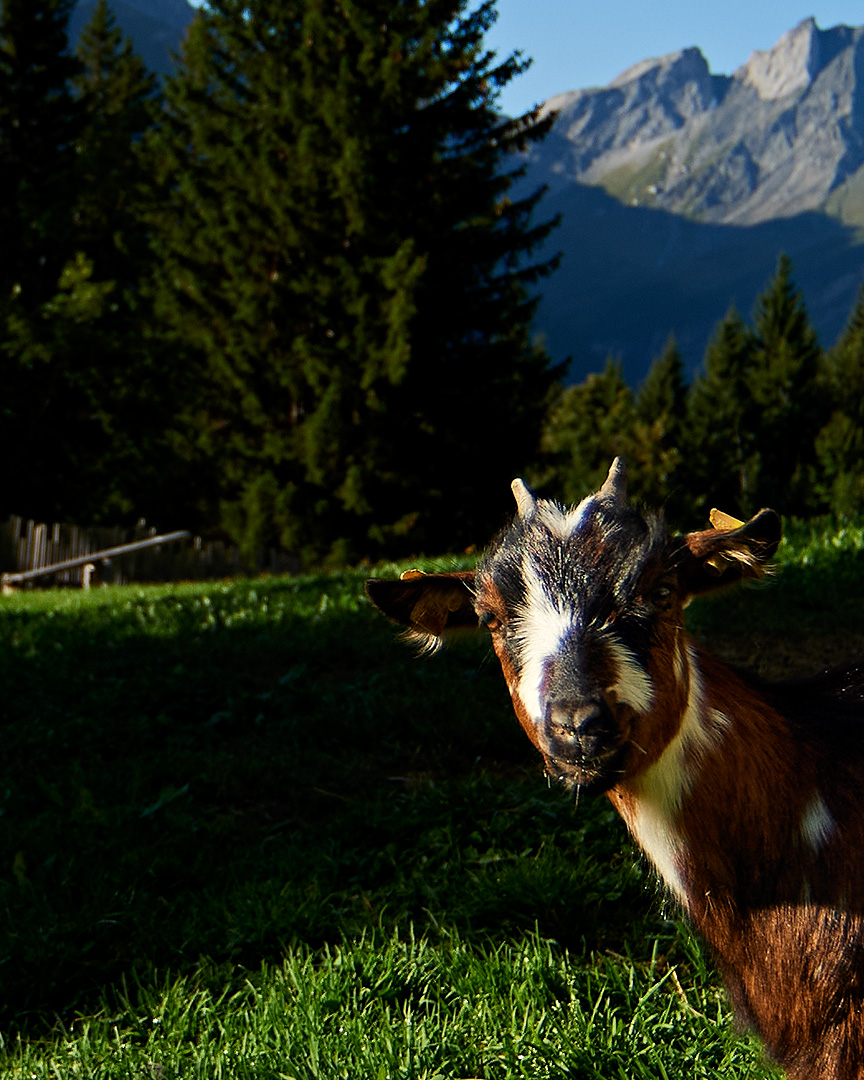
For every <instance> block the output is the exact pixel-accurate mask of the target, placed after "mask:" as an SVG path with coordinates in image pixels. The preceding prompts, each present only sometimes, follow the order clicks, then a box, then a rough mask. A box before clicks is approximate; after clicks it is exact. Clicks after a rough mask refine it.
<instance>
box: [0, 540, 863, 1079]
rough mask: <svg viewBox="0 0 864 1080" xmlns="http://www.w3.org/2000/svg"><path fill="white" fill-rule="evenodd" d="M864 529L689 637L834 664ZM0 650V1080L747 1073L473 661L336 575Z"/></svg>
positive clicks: (8, 616) (176, 597) (751, 1072)
mask: <svg viewBox="0 0 864 1080" xmlns="http://www.w3.org/2000/svg"><path fill="white" fill-rule="evenodd" d="M862 536H864V533H862V531H861V530H849V531H848V532H847V534H846V535H845V536H844V537H843V538H842V543H841V544H840V545H838V544H836V543H833V542H830V541H827V540H825V539H824V538H819V537H816V538H813V537H808V536H807V535H806V534H805V532H803V531H801V530H799V532H798V534H797V535H796V536H795V538H794V539H795V546H794V549H793V550H791V551H790V553H789V554H788V555H787V557H786V563H787V565H785V566H784V568H783V570H782V572H781V573H780V574H779V575H778V579H777V581H776V582H775V583H774V585H773V586H772V587H771V588H770V589H769V590H766V591H765V592H763V593H762V594H760V595H752V594H751V595H748V594H746V593H744V592H741V593H739V594H737V595H733V596H731V597H730V598H728V599H727V600H724V601H723V602H722V603H717V602H715V603H711V604H707V605H704V606H703V607H702V608H695V606H694V611H693V619H692V622H693V624H694V626H695V627H696V629H697V631H698V632H700V633H702V634H704V635H706V636H707V637H709V638H710V639H711V640H714V641H716V642H718V643H719V645H720V647H721V649H722V650H724V651H726V652H727V654H729V655H731V656H733V658H736V659H739V660H740V659H745V660H748V661H750V662H753V663H755V664H756V665H757V666H761V667H762V668H763V670H771V669H772V666H773V668H774V669H776V670H785V669H790V670H791V669H793V668H795V669H800V668H801V667H807V666H818V663H819V662H821V660H822V659H823V654H826V653H830V654H832V655H833V654H839V653H840V652H846V651H850V650H851V649H852V648H853V647H857V646H856V642H857V645H860V643H861V642H860V639H857V638H855V637H854V634H855V633H857V632H858V631H859V627H860V618H859V615H858V611H859V610H860V603H861V598H862V593H864V570H862V568H861V566H860V565H859V564H860V563H861V561H862V555H861V548H862V546H864V541H862ZM391 569H392V568H391ZM828 619H830V632H828V633H824V632H823V628H824V627H825V625H826V621H827V620H828ZM814 631H816V633H817V636H818V641H819V646H818V648H816V647H814V646H813V644H812V639H813V634H814ZM808 638H809V639H810V643H809V644H806V645H805V644H804V642H806V641H807V640H808ZM0 641H2V648H0V681H2V687H3V703H4V704H3V716H2V723H3V731H4V744H3V745H4V751H5V752H4V754H3V757H2V760H0V836H2V846H0V852H2V854H0V901H2V907H3V912H4V916H5V918H4V922H3V928H2V937H0V1011H2V1014H3V1015H2V1018H0V1031H2V1033H3V1039H4V1045H5V1051H4V1054H5V1056H0V1076H3V1077H6V1076H9V1077H12V1076H15V1077H18V1076H20V1077H22V1078H23V1077H43V1076H44V1077H48V1076H57V1075H60V1076H64V1077H66V1076H82V1077H126V1076H130V1077H131V1076H136V1077H137V1076H144V1077H151V1076H152V1077H157V1078H169V1077H193V1076H194V1077H198V1076H200V1077H214V1076H222V1075H224V1076H226V1077H227V1076H230V1077H256V1078H258V1077H261V1078H263V1077H273V1078H276V1077H298V1078H299V1077H302V1078H307V1077H327V1078H329V1077H343V1076H346V1077H359V1076H370V1077H373V1078H374V1080H378V1077H381V1078H382V1080H383V1078H384V1077H388V1076H390V1077H394V1078H395V1077H405V1078H408V1077H434V1076H440V1077H448V1078H452V1077H481V1076H482V1077H510V1076H524V1077H550V1078H558V1077H560V1078H563V1077H565V1076H580V1077H582V1076H585V1077H594V1076H597V1077H601V1076H602V1077H614V1076H623V1077H637V1076H652V1077H663V1076H669V1077H672V1076H680V1075H687V1076H724V1077H738V1076H740V1077H744V1076H747V1077H751V1076H759V1075H766V1076H767V1075H769V1073H770V1070H768V1069H767V1067H765V1066H764V1065H762V1064H760V1055H759V1049H758V1047H757V1046H756V1044H755V1043H754V1042H753V1041H752V1040H748V1039H742V1038H741V1037H739V1036H736V1035H735V1034H734V1033H733V1031H732V1029H731V1024H730V1020H729V1017H728V1014H727V1011H726V1008H725V1004H724V1000H725V999H724V998H723V995H722V992H721V991H720V990H719V987H718V983H717V981H716V979H715V977H714V976H713V974H712V973H711V971H710V968H709V967H708V966H707V965H706V963H705V960H704V959H703V957H702V954H701V952H700V948H699V946H698V944H697V943H695V942H694V941H693V940H692V938H691V937H690V936H689V934H688V933H687V932H686V930H684V929H683V928H682V927H681V926H680V925H679V924H678V923H677V922H676V921H675V919H674V912H672V911H671V910H667V909H665V908H664V904H663V902H662V900H661V899H660V898H659V896H658V894H657V891H656V889H655V888H654V886H653V884H652V883H651V882H650V881H649V880H648V877H647V875H646V873H645V871H644V869H643V867H642V866H641V865H640V863H639V861H638V860H637V859H636V858H635V857H634V856H633V855H632V852H631V849H630V846H629V843H628V842H627V840H626V837H625V836H624V832H623V828H622V827H621V825H620V823H619V822H618V820H617V818H616V817H615V815H614V814H613V813H612V811H611V810H610V809H608V807H607V804H606V802H605V800H603V799H599V800H594V801H589V800H585V801H583V803H582V804H581V805H580V806H579V807H578V808H577V809H576V810H575V812H574V808H573V807H572V806H571V804H570V801H569V800H567V799H566V798H565V797H564V796H563V795H562V794H561V793H560V792H557V791H549V790H547V788H546V787H545V785H544V784H543V783H542V779H541V777H540V773H539V768H538V765H537V762H536V761H535V760H534V757H533V756H532V755H533V751H532V750H531V748H530V746H528V744H527V742H526V741H525V740H524V737H523V736H522V734H521V733H520V732H519V731H518V729H517V725H516V723H515V721H514V720H513V718H512V713H511V712H510V709H509V703H508V702H507V700H506V694H505V692H504V689H503V686H502V684H501V679H500V674H499V672H498V671H497V666H496V664H495V663H494V662H490V658H489V655H488V650H487V647H486V644H485V643H484V642H483V641H482V640H479V641H478V640H471V639H466V640H464V641H462V642H460V643H457V644H456V645H455V646H454V647H452V648H450V649H449V650H447V651H446V652H445V653H443V654H441V655H439V656H437V657H434V658H432V659H431V660H418V659H416V658H415V657H414V656H413V655H412V654H411V652H410V650H407V649H405V648H404V647H402V646H400V645H399V644H398V642H396V641H394V635H393V632H392V628H391V627H389V626H388V625H387V624H386V623H385V622H384V621H383V620H381V619H379V618H377V617H376V616H375V615H374V614H373V613H372V612H370V611H369V610H368V608H367V606H366V604H365V602H364V601H363V600H362V599H361V578H360V576H359V575H356V574H354V575H352V574H345V575H333V576H329V577H324V578H318V579H301V580H273V581H264V582H254V583H238V584H230V585H229V584H214V585H209V586H206V585H204V586H201V585H198V586H185V587H181V588H175V589H168V588H147V589H135V588H125V589H106V590H101V591H99V592H97V593H94V594H93V595H91V596H85V595H82V594H73V593H67V594H57V593H49V594H31V595H22V596H15V597H9V598H4V599H3V600H2V602H0Z"/></svg>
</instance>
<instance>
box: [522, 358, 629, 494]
mask: <svg viewBox="0 0 864 1080" xmlns="http://www.w3.org/2000/svg"><path fill="white" fill-rule="evenodd" d="M635 425H636V411H635V405H634V400H633V391H632V390H631V389H630V387H629V386H628V385H627V383H626V382H625V381H624V376H623V375H622V373H621V363H620V361H618V360H615V359H612V358H611V357H610V358H609V359H608V360H607V361H606V365H605V367H604V369H603V371H602V372H592V373H591V374H590V375H588V377H587V378H586V379H585V381H584V382H583V383H579V384H578V385H577V386H568V387H567V388H566V389H563V390H561V391H560V393H559V395H558V398H557V400H556V401H555V402H554V404H553V405H552V407H551V408H550V410H549V415H548V418H547V421H546V424H545V426H544V429H543V438H542V444H541V449H542V463H541V465H540V467H539V468H537V469H536V471H535V472H534V473H532V475H531V477H530V479H531V480H532V482H533V483H534V484H536V485H537V486H538V487H541V488H543V489H546V490H549V491H550V492H552V493H554V495H555V497H556V498H560V499H563V500H565V501H567V502H572V503H576V502H579V500H580V499H582V498H584V496H585V495H587V494H589V493H590V492H592V491H596V490H597V488H598V487H599V486H600V485H601V484H602V483H603V480H604V479H605V477H606V473H607V472H608V470H609V465H610V463H611V461H612V459H613V458H615V457H616V456H618V455H621V456H623V457H624V458H625V459H626V460H627V461H628V464H629V462H630V460H631V459H632V450H633V446H634V429H635Z"/></svg>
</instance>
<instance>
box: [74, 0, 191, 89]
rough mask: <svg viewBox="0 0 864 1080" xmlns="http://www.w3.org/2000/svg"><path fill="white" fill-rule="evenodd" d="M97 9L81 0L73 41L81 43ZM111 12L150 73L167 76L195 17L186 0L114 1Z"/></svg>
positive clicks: (76, 9) (76, 10)
mask: <svg viewBox="0 0 864 1080" xmlns="http://www.w3.org/2000/svg"><path fill="white" fill-rule="evenodd" d="M95 7H96V0H78V2H77V4H76V5H75V7H74V9H73V11H72V17H71V18H70V20H69V40H70V41H72V42H74V41H77V40H78V35H79V34H80V33H81V30H82V28H83V27H84V26H86V24H87V23H88V22H89V21H90V18H91V17H92V15H93V10H94V8H95ZM111 10H112V11H113V12H114V16H115V18H116V19H117V22H118V23H119V24H120V26H121V27H122V28H123V31H124V32H125V33H126V34H128V35H129V37H130V38H131V39H132V43H133V45H134V46H135V50H136V52H138V53H140V55H141V56H142V58H143V59H144V62H145V63H146V64H147V66H148V67H149V68H150V70H151V71H155V72H157V73H158V74H160V75H167V74H168V73H169V72H170V71H171V69H172V67H173V62H172V60H171V54H172V53H176V52H177V51H178V50H179V48H180V42H181V41H182V39H183V33H184V31H185V29H186V27H187V26H188V25H189V23H190V22H191V20H192V17H193V15H194V14H195V9H194V8H193V7H192V5H191V4H188V3H187V2H186V0H111Z"/></svg>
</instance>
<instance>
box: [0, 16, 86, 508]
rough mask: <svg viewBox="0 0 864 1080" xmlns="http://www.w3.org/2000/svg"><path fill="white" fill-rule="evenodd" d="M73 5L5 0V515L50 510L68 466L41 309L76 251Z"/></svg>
mask: <svg viewBox="0 0 864 1080" xmlns="http://www.w3.org/2000/svg"><path fill="white" fill-rule="evenodd" d="M71 3H72V0H3V2H2V7H0V247H2V251H3V259H2V263H0V379H2V383H3V388H4V393H3V402H2V420H3V423H2V425H0V456H2V458H3V460H4V461H7V462H9V461H15V462H16V467H15V468H14V469H12V470H10V471H9V473H8V474H7V477H6V482H5V483H4V491H3V497H2V500H0V513H3V512H7V513H8V512H10V511H18V512H24V513H33V514H42V513H45V514H47V513H50V512H51V511H52V510H53V509H54V506H55V498H54V497H55V495H56V474H57V471H58V470H62V468H63V465H64V456H63V450H62V447H63V443H64V438H63V429H64V427H65V423H66V416H65V413H64V411H63V410H62V409H60V408H59V405H60V402H61V401H62V400H63V398H64V377H63V372H62V370H60V368H59V366H58V365H56V364H55V363H54V362H53V356H52V348H51V344H52V343H51V336H52V333H51V329H50V328H49V327H48V326H47V324H46V320H45V318H44V317H43V316H44V313H45V311H44V309H45V305H46V304H47V303H48V302H49V301H50V300H51V298H52V297H53V296H54V295H55V293H56V291H57V287H58V281H59V279H60V275H61V272H62V270H63V267H64V266H65V265H66V264H67V263H68V262H69V261H70V260H71V259H72V258H73V256H74V250H75V249H74V205H75V199H76V193H77V183H76V181H77V173H76V167H75V146H76V143H77V140H78V138H79V136H80V133H81V130H82V125H83V118H82V113H81V110H80V108H79V106H78V105H77V104H76V102H75V101H74V100H73V98H72V95H71V93H70V89H69V81H70V79H71V78H72V77H73V76H74V75H75V74H76V73H77V72H78V70H79V67H78V63H77V61H76V60H75V59H74V58H73V57H71V56H70V55H69V54H68V51H67V41H66V24H67V21H68V17H69V11H70V8H71ZM64 404H65V406H67V407H68V406H70V405H71V402H69V401H68V399H67V400H66V401H65V402H64ZM25 448H26V449H25ZM22 450H24V452H22Z"/></svg>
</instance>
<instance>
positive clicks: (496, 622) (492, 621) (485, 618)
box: [478, 611, 501, 630]
mask: <svg viewBox="0 0 864 1080" xmlns="http://www.w3.org/2000/svg"><path fill="white" fill-rule="evenodd" d="M478 619H479V621H480V625H481V626H485V627H486V629H487V630H497V629H498V628H499V626H500V625H501V620H500V619H499V618H498V616H497V615H496V614H495V612H494V611H484V612H483V613H482V614H481V615H479V616H478Z"/></svg>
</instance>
